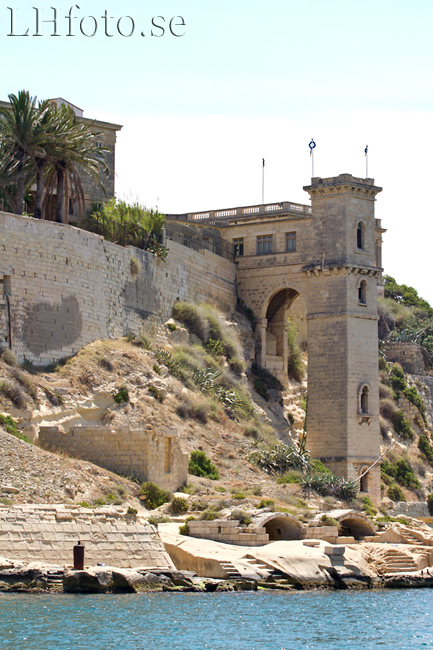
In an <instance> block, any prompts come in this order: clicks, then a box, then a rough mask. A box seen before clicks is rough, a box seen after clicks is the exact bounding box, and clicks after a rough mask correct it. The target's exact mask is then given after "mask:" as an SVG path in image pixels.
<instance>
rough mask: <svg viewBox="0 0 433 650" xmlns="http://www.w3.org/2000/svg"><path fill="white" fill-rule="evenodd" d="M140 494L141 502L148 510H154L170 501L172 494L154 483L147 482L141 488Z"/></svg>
mask: <svg viewBox="0 0 433 650" xmlns="http://www.w3.org/2000/svg"><path fill="white" fill-rule="evenodd" d="M140 494H141V495H142V497H143V498H142V501H143V502H144V505H145V506H146V508H147V509H148V510H154V509H155V508H159V506H162V505H163V504H164V503H167V502H168V501H171V498H172V496H173V495H172V493H171V492H169V491H168V490H162V489H161V488H159V487H158V486H157V485H155V483H152V482H151V481H147V482H146V483H143V484H142V486H141V490H140Z"/></svg>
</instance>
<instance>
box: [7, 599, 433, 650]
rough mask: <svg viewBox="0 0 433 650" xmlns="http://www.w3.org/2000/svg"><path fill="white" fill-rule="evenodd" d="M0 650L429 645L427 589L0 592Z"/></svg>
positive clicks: (432, 641)
mask: <svg viewBox="0 0 433 650" xmlns="http://www.w3.org/2000/svg"><path fill="white" fill-rule="evenodd" d="M0 614H1V616H0V648H2V649H3V648H13V649H14V650H21V649H22V650H89V649H90V650H111V649H113V650H114V649H116V650H144V649H149V648H150V649H153V648H155V649H157V650H163V649H165V648H167V649H168V648H170V649H172V648H173V649H182V650H189V649H190V648H193V649H196V650H204V649H207V648H209V649H214V650H216V649H220V648H221V649H223V648H224V649H227V648H238V649H239V650H264V649H266V650H268V649H269V650H271V649H272V650H283V649H284V650H289V649H290V650H300V649H302V650H304V649H305V650H307V649H308V650H321V649H322V648H329V649H333V648H338V649H339V650H340V649H341V650H343V649H345V650H346V649H348V650H352V649H355V648H356V649H357V650H358V649H359V650H372V649H373V648H375V649H376V648H380V650H388V649H391V648H392V649H393V650H395V649H397V648H399V649H402V650H403V649H404V650H406V649H407V650H409V649H410V650H417V649H418V648H433V590H428V589H419V590H404V591H337V592H328V591H326V592H323V591H322V592H320V591H318V592H314V591H312V592H295V593H282V592H258V593H251V592H244V593H226V594H224V593H223V594H187V593H184V594H164V593H158V594H149V595H144V594H140V595H126V596H125V595H118V596H112V595H97V596H93V595H92V596H88V595H85V596H81V595H61V594H59V595H29V594H0Z"/></svg>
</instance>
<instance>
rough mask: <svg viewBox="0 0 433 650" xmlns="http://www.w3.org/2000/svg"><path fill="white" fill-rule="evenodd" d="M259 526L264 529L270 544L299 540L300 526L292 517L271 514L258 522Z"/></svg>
mask: <svg viewBox="0 0 433 650" xmlns="http://www.w3.org/2000/svg"><path fill="white" fill-rule="evenodd" d="M260 526H262V527H263V528H265V529H266V532H267V534H268V535H269V540H270V541H271V542H276V541H278V540H282V539H284V540H291V539H301V531H302V524H301V522H300V521H299V520H298V519H296V517H294V516H293V515H289V514H284V513H282V514H276V513H275V514H274V513H272V514H269V515H267V516H266V517H265V518H264V519H262V520H261V521H260Z"/></svg>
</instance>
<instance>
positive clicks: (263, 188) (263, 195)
mask: <svg viewBox="0 0 433 650" xmlns="http://www.w3.org/2000/svg"><path fill="white" fill-rule="evenodd" d="M264 203H265V159H264V158H262V205H264Z"/></svg>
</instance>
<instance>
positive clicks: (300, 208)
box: [166, 201, 312, 225]
mask: <svg viewBox="0 0 433 650" xmlns="http://www.w3.org/2000/svg"><path fill="white" fill-rule="evenodd" d="M278 213H280V214H293V215H296V216H297V217H299V215H306V216H310V215H311V213H312V211H311V207H310V206H309V205H302V204H301V203H291V202H290V201H282V202H281V203H264V204H260V205H249V206H244V207H239V208H227V209H223V210H207V211H206V212H187V213H185V214H178V215H171V214H167V215H166V216H167V219H181V220H183V221H200V222H212V223H215V224H218V225H226V224H225V223H223V222H227V225H228V224H229V223H230V222H231V221H233V220H238V219H248V218H251V217H256V216H260V215H270V214H278Z"/></svg>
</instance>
